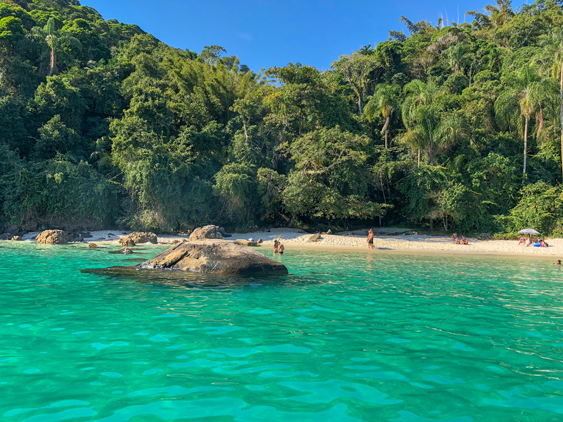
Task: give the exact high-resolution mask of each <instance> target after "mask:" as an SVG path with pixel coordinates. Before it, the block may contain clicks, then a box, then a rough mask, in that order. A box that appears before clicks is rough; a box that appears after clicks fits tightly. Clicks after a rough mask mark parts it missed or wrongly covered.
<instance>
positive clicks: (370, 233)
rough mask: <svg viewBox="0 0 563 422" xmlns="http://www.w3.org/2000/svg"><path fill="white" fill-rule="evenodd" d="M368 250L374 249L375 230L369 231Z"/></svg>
mask: <svg viewBox="0 0 563 422" xmlns="http://www.w3.org/2000/svg"><path fill="white" fill-rule="evenodd" d="M368 248H370V249H373V230H372V229H369V232H368Z"/></svg>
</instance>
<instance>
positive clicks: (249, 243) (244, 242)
mask: <svg viewBox="0 0 563 422" xmlns="http://www.w3.org/2000/svg"><path fill="white" fill-rule="evenodd" d="M235 242H237V243H238V244H239V245H242V246H254V247H255V246H258V242H253V241H252V240H244V239H237V240H235Z"/></svg>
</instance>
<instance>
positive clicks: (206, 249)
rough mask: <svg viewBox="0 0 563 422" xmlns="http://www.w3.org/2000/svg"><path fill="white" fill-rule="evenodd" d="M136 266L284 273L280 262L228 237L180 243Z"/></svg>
mask: <svg viewBox="0 0 563 422" xmlns="http://www.w3.org/2000/svg"><path fill="white" fill-rule="evenodd" d="M137 268H138V269H139V270H178V271H188V272H197V273H214V274H243V275H250V274H287V268H286V267H285V266H284V265H283V264H281V263H279V262H277V261H274V260H273V259H270V258H267V257H265V256H264V255H262V254H260V253H258V252H255V251H253V250H252V249H248V248H247V247H245V246H242V245H239V244H237V243H235V242H230V241H227V240H200V241H194V242H184V243H180V244H179V245H176V246H173V247H172V248H170V249H168V250H166V251H164V252H162V253H161V254H159V255H157V256H156V257H154V258H153V259H151V260H149V261H146V262H143V263H142V264H140V265H139V266H138V267H137Z"/></svg>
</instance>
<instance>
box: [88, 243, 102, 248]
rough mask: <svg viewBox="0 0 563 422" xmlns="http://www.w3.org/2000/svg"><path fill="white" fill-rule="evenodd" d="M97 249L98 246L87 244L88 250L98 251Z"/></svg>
mask: <svg viewBox="0 0 563 422" xmlns="http://www.w3.org/2000/svg"><path fill="white" fill-rule="evenodd" d="M98 248H99V246H98V245H96V244H95V243H89V244H88V249H98Z"/></svg>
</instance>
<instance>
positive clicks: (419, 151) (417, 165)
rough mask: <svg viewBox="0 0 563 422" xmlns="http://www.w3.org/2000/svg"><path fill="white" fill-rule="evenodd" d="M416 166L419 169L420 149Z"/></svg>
mask: <svg viewBox="0 0 563 422" xmlns="http://www.w3.org/2000/svg"><path fill="white" fill-rule="evenodd" d="M416 165H417V166H418V167H420V148H419V149H418V161H417V164H416Z"/></svg>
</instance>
